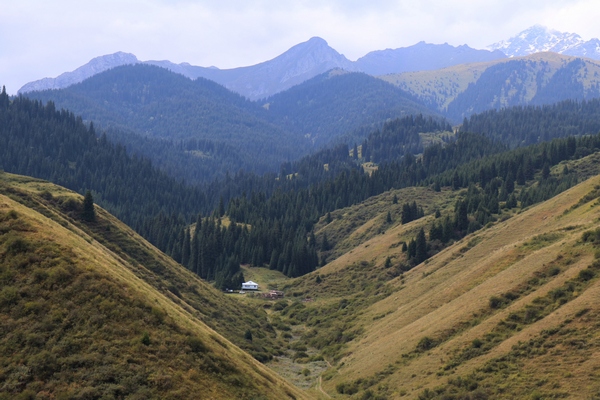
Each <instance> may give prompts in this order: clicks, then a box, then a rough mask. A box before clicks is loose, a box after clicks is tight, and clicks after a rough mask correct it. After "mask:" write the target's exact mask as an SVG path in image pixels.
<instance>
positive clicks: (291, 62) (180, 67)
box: [148, 37, 356, 100]
mask: <svg viewBox="0 0 600 400" xmlns="http://www.w3.org/2000/svg"><path fill="white" fill-rule="evenodd" d="M148 63H150V64H155V65H158V66H161V67H164V68H168V69H170V70H172V71H174V72H178V73H181V74H183V75H185V76H187V77H189V78H192V79H195V78H198V77H202V78H206V79H210V80H213V81H215V82H217V83H220V84H222V85H223V86H225V87H226V88H227V89H230V90H232V91H234V92H236V93H240V94H241V95H243V96H245V97H247V98H249V99H251V100H257V99H262V98H266V97H269V96H272V95H274V94H275V93H279V92H281V91H284V90H286V89H289V88H291V87H292V86H295V85H297V84H299V83H302V82H304V81H306V80H308V79H310V78H312V77H314V76H316V75H319V74H322V73H324V72H327V71H329V70H331V69H334V68H342V69H345V70H347V71H354V70H356V67H355V66H354V64H353V63H352V62H351V61H349V60H348V59H347V58H346V57H344V56H343V55H341V54H339V53H338V52H337V51H335V50H334V49H332V48H331V47H329V45H328V44H327V42H326V41H325V40H323V39H321V38H318V37H313V38H312V39H310V40H308V41H306V42H304V43H300V44H297V45H296V46H294V47H292V48H291V49H289V50H288V51H286V52H285V53H283V54H281V55H279V56H277V57H275V58H274V59H272V60H269V61H265V62H263V63H260V64H256V65H252V66H249V67H241V68H234V69H223V70H221V69H218V68H215V67H211V68H204V67H194V66H192V65H189V64H186V63H184V64H173V63H171V62H169V61H148Z"/></svg>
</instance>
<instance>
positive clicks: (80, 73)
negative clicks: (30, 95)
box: [19, 51, 139, 94]
mask: <svg viewBox="0 0 600 400" xmlns="http://www.w3.org/2000/svg"><path fill="white" fill-rule="evenodd" d="M137 63H139V60H138V59H137V57H136V56H134V55H133V54H130V53H123V52H121V51H120V52H117V53H114V54H107V55H105V56H100V57H96V58H93V59H92V60H90V62H88V63H87V64H85V65H82V66H81V67H79V68H77V69H76V70H74V71H71V72H65V73H63V74H61V75H59V76H58V77H56V78H44V79H40V80H38V81H34V82H30V83H27V84H26V85H24V86H23V87H22V88H21V89H19V93H20V94H22V93H27V92H33V91H39V90H48V89H62V88H65V87H69V86H71V85H74V84H76V83H79V82H83V81H84V80H85V79H87V78H90V77H92V76H94V75H96V74H99V73H101V72H104V71H106V70H109V69H111V68H114V67H119V66H121V65H128V64H137Z"/></svg>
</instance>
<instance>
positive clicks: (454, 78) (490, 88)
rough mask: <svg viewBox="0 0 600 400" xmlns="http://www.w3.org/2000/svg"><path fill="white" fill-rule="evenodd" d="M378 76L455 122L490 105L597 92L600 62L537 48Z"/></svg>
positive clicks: (555, 99)
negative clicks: (486, 60)
mask: <svg viewBox="0 0 600 400" xmlns="http://www.w3.org/2000/svg"><path fill="white" fill-rule="evenodd" d="M381 78H382V79H384V80H386V81H387V82H390V83H393V84H395V85H397V86H398V87H400V88H401V89H403V90H405V91H407V92H409V93H411V94H413V95H415V96H417V97H418V98H419V99H420V100H421V101H423V102H424V103H425V104H428V105H429V106H430V107H432V108H434V109H437V110H439V111H440V112H442V113H444V114H445V115H446V116H447V117H448V118H451V119H452V120H454V121H456V122H459V121H462V119H463V118H464V117H468V116H469V115H471V114H473V113H476V112H481V111H484V110H488V109H492V108H502V107H509V106H514V105H528V104H550V103H555V102H558V101H561V100H566V99H579V100H582V99H589V98H594V97H598V96H599V91H598V84H599V79H600V64H598V62H597V61H593V60H589V59H578V58H574V57H569V56H564V55H558V54H555V53H538V54H534V55H530V56H527V57H519V58H512V59H509V60H498V61H493V62H489V63H478V64H467V65H460V66H456V67H450V68H444V69H441V70H438V71H421V72H407V73H404V74H394V75H387V76H383V77H381Z"/></svg>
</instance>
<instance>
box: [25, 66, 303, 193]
mask: <svg viewBox="0 0 600 400" xmlns="http://www.w3.org/2000/svg"><path fill="white" fill-rule="evenodd" d="M27 96H28V97H30V98H34V99H38V100H42V101H44V102H46V101H50V100H51V101H53V102H54V103H55V104H56V106H57V107H58V108H65V109H68V110H70V111H72V112H74V113H76V114H77V115H81V116H82V117H83V118H84V119H85V120H87V121H94V122H95V123H96V124H97V125H99V126H102V127H103V128H105V129H106V128H116V129H118V130H120V131H125V132H130V134H124V133H120V132H114V137H115V138H116V139H119V140H121V141H122V144H123V145H125V146H126V147H128V148H131V149H132V150H133V152H134V153H137V154H141V155H144V156H145V157H148V158H151V159H152V160H154V161H155V162H156V164H157V165H158V166H159V167H161V168H165V169H167V170H169V171H170V172H172V173H178V174H181V175H179V176H180V177H181V178H185V179H186V180H189V181H192V182H208V181H210V180H212V179H213V178H214V177H223V176H224V174H225V172H226V171H230V172H232V173H234V172H237V171H238V170H239V169H243V170H246V171H256V172H266V171H269V170H271V171H272V170H274V169H275V168H277V166H278V165H279V163H281V162H282V161H285V160H288V159H294V158H297V157H300V156H302V155H304V154H306V153H307V152H308V150H309V149H310V148H311V147H312V145H311V144H310V142H309V141H308V140H307V139H305V138H304V137H302V136H301V135H294V134H291V133H288V132H286V131H285V130H283V129H281V128H279V127H277V126H275V125H273V124H271V123H269V122H268V121H267V112H266V111H265V110H264V109H263V108H261V107H260V106H258V105H257V104H255V103H252V102H250V101H248V100H246V99H244V98H243V97H241V96H239V95H237V94H234V93H232V92H230V91H228V90H227V89H225V88H224V87H222V86H220V85H218V84H216V83H214V82H212V81H209V80H206V79H203V78H199V79H197V80H195V81H192V80H190V79H188V78H185V77H184V76H181V75H178V74H175V73H173V72H170V71H168V70H166V69H162V68H159V67H155V66H150V65H133V66H122V67H118V68H114V69H112V70H109V71H106V72H103V73H101V74H98V75H96V76H94V77H92V78H90V79H87V80H85V81H84V82H82V83H80V84H77V85H73V86H71V87H68V88H66V89H62V90H51V91H44V92H32V93H28V94H27ZM112 132H113V130H108V131H107V134H108V135H111V138H112ZM131 133H133V134H135V135H132V134H131ZM140 136H141V137H140ZM144 137H145V138H144ZM156 139H162V140H156ZM164 147H166V148H167V149H168V152H165V151H164ZM178 157H181V158H182V160H178ZM186 164H187V170H188V172H187V173H186V172H185V171H186V169H185V166H186Z"/></svg>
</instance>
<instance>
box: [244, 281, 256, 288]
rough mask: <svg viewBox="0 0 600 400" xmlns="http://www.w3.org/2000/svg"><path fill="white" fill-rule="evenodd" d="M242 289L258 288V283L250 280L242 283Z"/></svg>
mask: <svg viewBox="0 0 600 400" xmlns="http://www.w3.org/2000/svg"><path fill="white" fill-rule="evenodd" d="M242 290H258V283H256V282H252V281H248V282H244V283H242Z"/></svg>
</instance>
